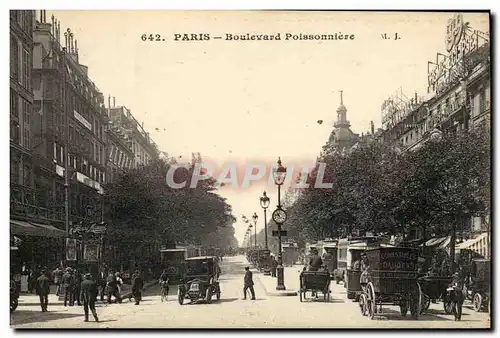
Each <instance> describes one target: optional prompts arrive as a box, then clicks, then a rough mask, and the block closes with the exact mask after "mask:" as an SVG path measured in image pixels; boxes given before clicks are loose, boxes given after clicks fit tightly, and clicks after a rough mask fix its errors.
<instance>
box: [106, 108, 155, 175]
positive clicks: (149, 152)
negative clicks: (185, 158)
mask: <svg viewBox="0 0 500 338" xmlns="http://www.w3.org/2000/svg"><path fill="white" fill-rule="evenodd" d="M113 101H114V99H113ZM110 106H111V102H110ZM108 114H109V118H110V120H111V124H110V128H111V130H114V131H115V132H118V134H119V135H122V136H123V138H124V140H126V144H127V146H128V148H129V150H130V151H132V153H133V160H132V161H130V159H129V158H128V157H127V154H126V153H125V152H121V150H119V149H117V150H118V152H115V153H114V154H112V153H111V151H112V149H110V153H109V155H110V156H115V157H116V159H117V161H118V164H119V166H120V167H125V168H138V167H140V166H143V165H148V164H150V163H151V162H152V161H154V160H155V159H157V158H158V157H159V155H160V153H159V151H158V146H157V145H156V144H155V143H154V142H153V140H152V139H151V137H150V135H149V133H148V132H146V131H145V130H144V127H143V125H142V124H140V123H139V122H138V121H137V120H136V119H135V118H134V116H133V115H132V114H131V112H130V110H129V109H127V108H126V107H124V106H118V107H116V106H115V104H114V102H113V107H110V108H109V113H108Z"/></svg>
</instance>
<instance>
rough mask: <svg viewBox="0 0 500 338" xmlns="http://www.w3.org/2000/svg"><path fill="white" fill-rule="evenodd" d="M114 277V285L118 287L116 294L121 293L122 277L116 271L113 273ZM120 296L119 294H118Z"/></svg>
mask: <svg viewBox="0 0 500 338" xmlns="http://www.w3.org/2000/svg"><path fill="white" fill-rule="evenodd" d="M115 277H116V285H117V287H118V296H120V295H121V293H122V291H123V279H122V277H121V276H120V273H119V272H116V273H115ZM120 297H121V296H120Z"/></svg>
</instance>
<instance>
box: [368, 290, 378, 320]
mask: <svg viewBox="0 0 500 338" xmlns="http://www.w3.org/2000/svg"><path fill="white" fill-rule="evenodd" d="M367 290H368V314H369V315H370V319H374V318H375V313H377V298H376V295H375V288H374V287H373V284H372V283H371V282H370V283H368V286H367Z"/></svg>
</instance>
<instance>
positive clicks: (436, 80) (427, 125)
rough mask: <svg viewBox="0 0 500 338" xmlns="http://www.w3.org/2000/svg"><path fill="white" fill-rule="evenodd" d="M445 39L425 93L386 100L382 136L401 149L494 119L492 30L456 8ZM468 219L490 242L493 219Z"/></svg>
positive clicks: (473, 229)
mask: <svg viewBox="0 0 500 338" xmlns="http://www.w3.org/2000/svg"><path fill="white" fill-rule="evenodd" d="M445 41H446V52H447V54H442V53H437V55H436V60H435V61H429V67H428V93H427V95H426V96H418V95H417V94H415V96H414V97H412V98H411V99H408V98H407V97H406V96H405V95H404V94H403V93H401V92H398V93H397V94H396V95H393V96H391V98H389V99H388V100H386V101H385V102H384V103H383V105H382V124H383V128H382V133H381V134H380V136H379V141H382V142H388V143H391V144H394V145H396V146H397V147H398V148H399V149H401V150H402V151H403V152H405V151H412V150H415V149H418V148H419V147H421V146H422V145H423V144H424V143H425V142H427V141H428V140H430V139H431V138H432V136H433V135H434V134H435V133H436V132H439V133H445V134H446V133H455V132H459V131H461V130H467V129H473V128H476V127H478V126H484V125H486V126H489V125H490V116H491V98H490V97H491V94H490V92H491V89H490V88H491V85H490V83H491V69H490V45H489V34H488V33H485V32H481V31H477V30H474V29H472V28H471V27H469V26H468V25H467V24H466V23H464V20H463V17H462V15H461V14H458V15H455V16H454V17H453V18H452V19H450V20H449V22H448V26H447V36H446V40H445ZM469 224H470V233H471V234H472V236H473V237H477V238H478V240H480V242H481V243H486V242H487V241H486V239H485V236H484V233H485V232H486V231H488V229H489V219H488V218H484V217H483V218H478V217H474V218H473V219H471V220H470V221H469ZM414 235H415V236H418V234H417V233H415V234H414ZM471 243H472V242H471ZM485 245H486V244H485ZM487 245H488V246H489V244H487ZM471 247H472V248H474V250H475V251H477V252H478V253H484V252H486V251H488V252H489V250H487V249H486V248H485V247H483V246H481V247H478V245H477V243H473V244H471Z"/></svg>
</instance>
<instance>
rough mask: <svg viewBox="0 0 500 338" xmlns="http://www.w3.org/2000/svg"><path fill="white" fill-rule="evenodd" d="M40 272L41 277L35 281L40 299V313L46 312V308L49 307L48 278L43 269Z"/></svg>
mask: <svg viewBox="0 0 500 338" xmlns="http://www.w3.org/2000/svg"><path fill="white" fill-rule="evenodd" d="M40 272H41V275H40V277H38V278H37V280H36V288H37V290H36V291H37V293H38V296H39V297H40V306H41V307H42V312H47V306H48V305H49V292H50V280H49V277H47V271H46V270H45V269H42V270H41V271H40Z"/></svg>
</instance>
